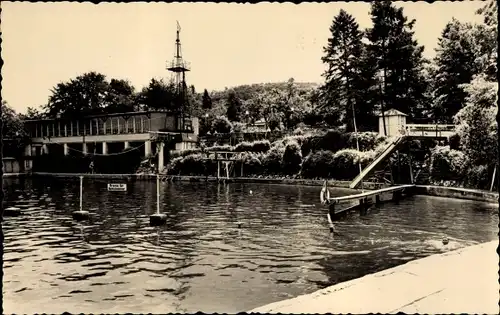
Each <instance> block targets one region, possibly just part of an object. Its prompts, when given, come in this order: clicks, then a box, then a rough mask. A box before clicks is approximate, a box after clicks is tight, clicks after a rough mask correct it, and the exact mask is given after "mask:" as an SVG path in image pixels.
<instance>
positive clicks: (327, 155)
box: [300, 150, 334, 178]
mask: <svg viewBox="0 0 500 315" xmlns="http://www.w3.org/2000/svg"><path fill="white" fill-rule="evenodd" d="M333 161H334V158H333V153H332V152H331V151H325V150H320V151H316V152H311V153H310V154H309V155H307V156H306V158H305V159H304V162H303V163H302V170H301V172H300V174H301V176H303V177H305V178H318V177H319V178H329V177H330V176H331V173H332V166H333Z"/></svg>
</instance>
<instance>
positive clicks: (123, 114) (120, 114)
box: [23, 110, 176, 122]
mask: <svg viewBox="0 0 500 315" xmlns="http://www.w3.org/2000/svg"><path fill="white" fill-rule="evenodd" d="M152 113H163V114H165V113H167V114H172V115H175V114H176V112H173V111H165V110H149V111H137V112H123V113H110V114H96V115H88V116H84V118H86V119H89V118H101V117H116V116H138V115H146V114H152ZM57 120H76V119H74V118H73V119H72V118H62V117H61V118H44V119H25V120H23V121H24V122H39V121H57Z"/></svg>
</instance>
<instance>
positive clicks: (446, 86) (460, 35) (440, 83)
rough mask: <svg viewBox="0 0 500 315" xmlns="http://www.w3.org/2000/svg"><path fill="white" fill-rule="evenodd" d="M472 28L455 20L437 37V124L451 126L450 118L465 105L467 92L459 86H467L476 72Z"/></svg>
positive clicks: (435, 118) (435, 82) (433, 75)
mask: <svg viewBox="0 0 500 315" xmlns="http://www.w3.org/2000/svg"><path fill="white" fill-rule="evenodd" d="M472 35H473V34H472V25H471V24H468V23H467V24H464V23H461V22H459V21H458V20H456V19H453V20H452V21H451V22H449V23H448V24H447V25H446V27H445V28H444V30H443V32H442V35H441V37H440V38H439V44H438V48H436V57H435V58H434V67H433V69H432V70H431V73H432V76H431V77H432V79H433V80H432V81H433V84H432V85H433V98H434V102H433V111H432V116H433V118H434V120H435V121H436V122H442V123H450V122H452V121H453V116H454V115H455V114H456V113H457V112H458V111H459V110H460V109H461V108H462V107H463V106H464V104H465V98H466V93H465V91H464V90H463V88H462V84H464V83H469V82H470V81H471V79H472V76H473V75H474V74H476V73H477V72H478V67H477V65H476V60H475V59H476V56H475V53H474V43H473V39H472Z"/></svg>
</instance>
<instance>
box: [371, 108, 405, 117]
mask: <svg viewBox="0 0 500 315" xmlns="http://www.w3.org/2000/svg"><path fill="white" fill-rule="evenodd" d="M378 116H379V117H382V113H380V114H379V115H378ZM384 116H386V117H387V116H408V115H406V114H405V113H403V112H400V111H399V110H397V109H394V108H391V109H388V110H386V111H385V112H384Z"/></svg>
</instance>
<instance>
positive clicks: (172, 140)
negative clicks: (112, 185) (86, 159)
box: [24, 111, 199, 170]
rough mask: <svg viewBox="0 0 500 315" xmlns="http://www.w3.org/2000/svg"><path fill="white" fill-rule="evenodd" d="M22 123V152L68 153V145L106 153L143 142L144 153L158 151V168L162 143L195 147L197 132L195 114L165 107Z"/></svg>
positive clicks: (170, 146) (170, 147)
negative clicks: (25, 137)
mask: <svg viewBox="0 0 500 315" xmlns="http://www.w3.org/2000/svg"><path fill="white" fill-rule="evenodd" d="M24 124H25V128H26V130H27V132H28V134H29V135H30V138H31V141H30V143H29V144H28V145H27V146H26V149H25V156H28V157H29V156H37V155H43V154H48V153H49V152H50V150H60V149H61V148H62V152H63V154H64V155H69V154H71V153H70V150H71V149H73V151H80V152H81V153H82V154H84V155H85V154H92V153H97V154H103V155H107V154H110V153H115V151H122V150H123V149H127V148H130V147H131V146H135V147H138V146H142V145H143V146H144V150H143V152H144V157H149V156H151V155H153V154H156V153H157V154H158V169H159V170H161V169H163V168H164V149H165V147H166V146H167V149H168V150H169V151H182V150H187V149H191V148H195V147H196V143H197V141H198V133H199V120H198V118H197V117H186V116H182V115H179V114H175V113H171V112H165V111H140V112H127V113H115V114H105V115H93V116H86V117H81V118H73V119H66V118H54V119H40V120H25V121H24ZM111 147H113V149H112V150H111V149H110V148H111ZM110 151H112V152H110ZM26 166H27V167H28V168H29V165H26Z"/></svg>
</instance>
